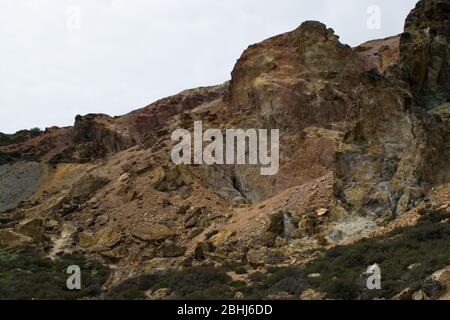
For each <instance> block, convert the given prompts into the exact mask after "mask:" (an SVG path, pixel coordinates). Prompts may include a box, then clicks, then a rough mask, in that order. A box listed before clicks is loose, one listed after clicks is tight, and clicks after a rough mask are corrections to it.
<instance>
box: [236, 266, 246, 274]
mask: <svg viewBox="0 0 450 320" xmlns="http://www.w3.org/2000/svg"><path fill="white" fill-rule="evenodd" d="M234 272H236V274H246V273H247V269H245V267H243V266H239V267H237V268H236V269H235V270H234Z"/></svg>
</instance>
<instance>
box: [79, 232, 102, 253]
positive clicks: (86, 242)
mask: <svg viewBox="0 0 450 320" xmlns="http://www.w3.org/2000/svg"><path fill="white" fill-rule="evenodd" d="M97 241H98V239H97V238H96V237H95V235H94V234H93V233H92V232H88V231H83V232H80V233H79V234H78V244H79V246H80V247H82V248H84V249H87V248H91V247H93V246H95V245H96V244H97Z"/></svg>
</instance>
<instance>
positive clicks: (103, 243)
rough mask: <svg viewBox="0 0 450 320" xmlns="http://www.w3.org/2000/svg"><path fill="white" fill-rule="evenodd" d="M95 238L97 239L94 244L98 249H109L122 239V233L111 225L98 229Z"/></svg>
mask: <svg viewBox="0 0 450 320" xmlns="http://www.w3.org/2000/svg"><path fill="white" fill-rule="evenodd" d="M95 238H96V239H97V244H96V246H97V247H98V248H99V249H100V250H105V249H110V248H112V247H114V246H115V245H117V244H118V243H119V242H121V241H122V235H121V234H120V233H119V232H117V231H116V230H115V229H114V228H113V227H111V226H108V227H105V228H103V229H101V230H99V231H98V232H97V233H96V234H95Z"/></svg>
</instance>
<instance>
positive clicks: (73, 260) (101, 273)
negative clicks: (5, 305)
mask: <svg viewBox="0 0 450 320" xmlns="http://www.w3.org/2000/svg"><path fill="white" fill-rule="evenodd" d="M71 265H77V266H79V267H80V269H81V285H82V286H81V290H73V291H70V290H68V289H67V285H66V281H67V278H68V277H69V276H70V275H69V274H67V273H66V270H67V268H68V267H69V266H71ZM108 276H109V269H108V268H106V267H104V266H103V265H101V264H99V263H96V262H92V261H88V260H86V259H84V258H82V257H79V256H68V255H66V256H62V257H59V258H57V259H55V260H50V259H48V258H44V257H41V256H40V255H39V254H37V253H35V252H25V253H20V254H19V253H17V254H14V253H8V252H4V251H0V299H14V300H16V299H19V300H30V299H45V300H47V299H51V300H53V299H63V300H72V299H81V298H84V297H95V296H98V295H99V294H101V287H102V285H103V283H104V282H105V281H106V280H107V278H108Z"/></svg>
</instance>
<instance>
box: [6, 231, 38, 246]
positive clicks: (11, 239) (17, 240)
mask: <svg viewBox="0 0 450 320" xmlns="http://www.w3.org/2000/svg"><path fill="white" fill-rule="evenodd" d="M32 244H33V238H31V237H29V236H26V235H23V234H20V233H17V232H14V231H13V230H12V229H1V230H0V249H2V250H20V249H25V248H26V247H29V246H31V245H32Z"/></svg>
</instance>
